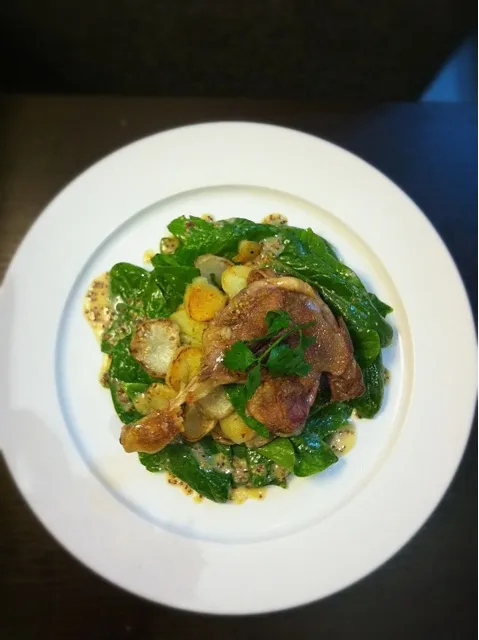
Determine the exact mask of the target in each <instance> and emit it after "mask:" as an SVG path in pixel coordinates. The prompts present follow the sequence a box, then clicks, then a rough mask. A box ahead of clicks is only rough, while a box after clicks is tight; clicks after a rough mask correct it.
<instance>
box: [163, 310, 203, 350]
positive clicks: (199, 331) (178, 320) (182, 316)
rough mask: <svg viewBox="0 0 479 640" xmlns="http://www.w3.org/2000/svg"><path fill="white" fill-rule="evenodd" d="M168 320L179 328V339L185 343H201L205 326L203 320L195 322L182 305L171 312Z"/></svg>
mask: <svg viewBox="0 0 479 640" xmlns="http://www.w3.org/2000/svg"><path fill="white" fill-rule="evenodd" d="M170 320H171V321H172V322H174V323H175V324H177V325H178V328H179V330H180V340H181V342H182V343H185V344H193V345H195V344H197V345H201V344H202V341H203V331H204V330H205V328H206V324H205V323H204V322H197V321H196V320H193V319H192V318H190V316H189V315H188V314H187V313H186V311H185V309H184V307H183V305H180V306H179V307H178V309H177V310H176V311H175V312H174V313H172V314H171V316H170Z"/></svg>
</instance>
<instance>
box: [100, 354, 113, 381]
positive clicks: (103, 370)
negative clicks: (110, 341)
mask: <svg viewBox="0 0 479 640" xmlns="http://www.w3.org/2000/svg"><path fill="white" fill-rule="evenodd" d="M110 365H111V356H110V355H108V354H106V353H104V354H103V358H102V361H101V367H100V373H99V375H98V378H99V380H100V384H101V386H102V387H106V388H108V371H109V370H110Z"/></svg>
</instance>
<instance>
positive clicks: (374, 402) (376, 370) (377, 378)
mask: <svg viewBox="0 0 479 640" xmlns="http://www.w3.org/2000/svg"><path fill="white" fill-rule="evenodd" d="M363 380H364V384H365V385H366V391H365V392H364V394H363V395H362V396H361V397H360V398H355V399H354V400H352V401H351V405H352V406H353V407H354V408H355V409H356V411H357V413H358V416H359V417H360V418H374V416H375V415H376V414H377V412H378V411H379V409H380V408H381V404H382V401H383V396H384V367H383V361H382V356H381V354H379V356H378V357H377V358H376V360H375V361H374V362H373V364H371V365H370V366H369V367H366V368H365V369H363Z"/></svg>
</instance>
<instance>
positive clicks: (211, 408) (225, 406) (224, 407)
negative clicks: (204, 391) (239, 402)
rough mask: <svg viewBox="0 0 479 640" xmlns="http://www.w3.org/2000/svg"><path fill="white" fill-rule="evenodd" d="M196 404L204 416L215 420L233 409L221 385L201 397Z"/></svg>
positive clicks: (223, 416) (220, 418) (224, 416)
mask: <svg viewBox="0 0 479 640" xmlns="http://www.w3.org/2000/svg"><path fill="white" fill-rule="evenodd" d="M198 404H199V405H200V407H201V411H202V412H203V413H204V414H205V416H207V417H208V418H213V419H215V420H222V419H223V418H226V416H229V415H230V413H233V411H234V409H233V405H232V404H231V402H230V401H229V400H228V396H227V395H226V393H225V391H224V389H223V387H216V389H214V390H213V391H212V392H211V393H209V394H208V395H207V396H206V397H204V398H202V399H201V400H200V401H199V402H198Z"/></svg>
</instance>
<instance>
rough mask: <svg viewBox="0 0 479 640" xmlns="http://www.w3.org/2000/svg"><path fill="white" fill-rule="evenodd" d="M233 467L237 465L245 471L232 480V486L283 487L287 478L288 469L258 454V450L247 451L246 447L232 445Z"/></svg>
mask: <svg viewBox="0 0 479 640" xmlns="http://www.w3.org/2000/svg"><path fill="white" fill-rule="evenodd" d="M231 450H232V454H233V466H235V464H238V462H239V465H240V466H241V467H242V468H243V469H246V475H244V474H241V475H240V476H237V477H236V479H235V480H234V482H233V484H234V486H246V487H253V488H260V487H266V486H268V485H270V484H276V485H279V486H282V487H284V486H285V481H286V478H287V476H288V469H286V468H284V467H282V466H281V465H279V464H276V463H275V462H273V461H272V460H270V459H269V458H268V457H267V456H263V455H261V453H260V451H261V450H260V449H249V448H248V447H247V446H246V445H244V444H240V445H233V446H232V447H231Z"/></svg>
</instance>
